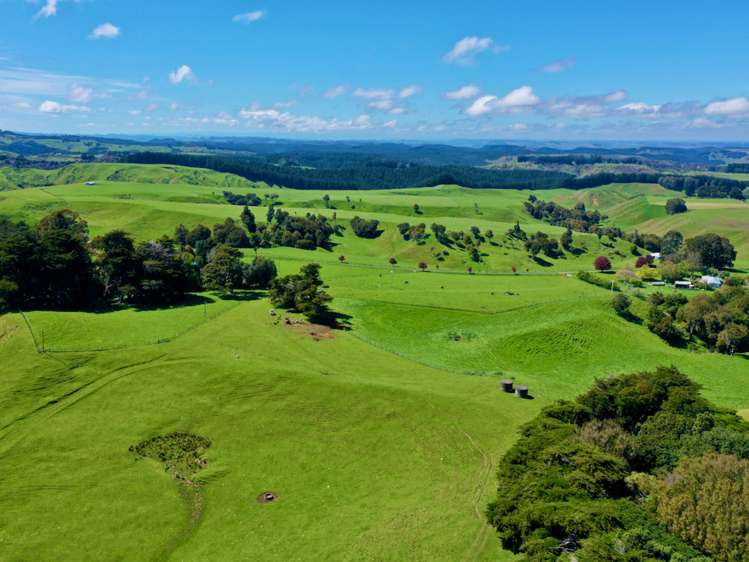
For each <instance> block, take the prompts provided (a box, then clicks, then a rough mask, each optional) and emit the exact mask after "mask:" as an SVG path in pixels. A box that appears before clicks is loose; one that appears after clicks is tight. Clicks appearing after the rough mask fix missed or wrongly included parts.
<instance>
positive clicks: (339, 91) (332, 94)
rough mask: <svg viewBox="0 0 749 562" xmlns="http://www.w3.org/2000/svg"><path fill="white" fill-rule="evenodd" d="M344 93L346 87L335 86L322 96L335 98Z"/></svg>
mask: <svg viewBox="0 0 749 562" xmlns="http://www.w3.org/2000/svg"><path fill="white" fill-rule="evenodd" d="M345 93H346V86H335V87H334V88H331V89H330V90H328V91H326V92H325V93H324V94H323V95H324V96H325V97H326V98H337V97H339V96H342V95H343V94H345Z"/></svg>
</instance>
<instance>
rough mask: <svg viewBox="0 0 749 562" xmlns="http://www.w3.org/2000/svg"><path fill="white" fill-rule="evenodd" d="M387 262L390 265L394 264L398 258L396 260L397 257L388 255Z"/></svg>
mask: <svg viewBox="0 0 749 562" xmlns="http://www.w3.org/2000/svg"><path fill="white" fill-rule="evenodd" d="M388 263H389V264H390V265H395V264H397V263H398V260H397V259H395V258H394V257H390V258H388Z"/></svg>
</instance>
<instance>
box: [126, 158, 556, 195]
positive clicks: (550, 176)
mask: <svg viewBox="0 0 749 562" xmlns="http://www.w3.org/2000/svg"><path fill="white" fill-rule="evenodd" d="M125 161H127V162H132V163H136V164H170V165H180V166H191V167H199V168H208V169H211V170H215V171H218V172H227V173H232V174H236V175H238V176H241V177H243V178H246V179H249V180H251V181H262V182H265V183H267V184H270V185H282V186H285V187H291V188H295V189H383V188H404V187H431V186H435V185H441V184H457V185H462V186H465V187H472V188H496V189H551V188H555V187H559V185H560V184H561V183H562V182H563V181H564V180H566V179H567V178H569V177H570V174H565V173H561V172H556V171H547V170H523V169H512V170H491V169H487V168H479V167H475V166H461V165H442V166H435V165H426V164H419V163H414V162H401V161H383V160H381V159H378V158H371V159H368V160H365V161H362V159H361V158H356V159H347V158H346V155H345V154H344V155H341V154H337V155H331V156H329V157H328V158H327V159H325V160H323V161H321V162H319V164H320V166H319V167H314V168H312V167H307V166H301V165H293V164H294V163H293V162H291V163H289V162H286V161H285V160H283V161H280V162H278V163H276V162H269V161H268V160H266V159H262V158H253V157H239V156H237V157H231V156H224V155H210V154H208V155H197V154H176V153H155V152H140V153H133V154H129V155H128V156H126V157H125ZM327 166H330V167H327Z"/></svg>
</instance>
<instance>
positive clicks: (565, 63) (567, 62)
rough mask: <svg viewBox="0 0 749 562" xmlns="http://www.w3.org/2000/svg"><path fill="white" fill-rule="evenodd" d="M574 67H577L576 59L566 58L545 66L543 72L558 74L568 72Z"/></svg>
mask: <svg viewBox="0 0 749 562" xmlns="http://www.w3.org/2000/svg"><path fill="white" fill-rule="evenodd" d="M573 66H575V59H573V58H566V59H561V60H557V61H554V62H550V63H549V64H546V65H544V66H543V67H542V68H541V70H543V71H544V72H549V73H551V74H556V73H558V72H564V71H565V70H568V69H570V68H572V67H573Z"/></svg>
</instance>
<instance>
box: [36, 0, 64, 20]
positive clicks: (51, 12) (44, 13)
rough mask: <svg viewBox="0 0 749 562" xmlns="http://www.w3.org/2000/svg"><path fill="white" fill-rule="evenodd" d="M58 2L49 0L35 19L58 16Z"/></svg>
mask: <svg viewBox="0 0 749 562" xmlns="http://www.w3.org/2000/svg"><path fill="white" fill-rule="evenodd" d="M57 3H58V2H57V0H47V1H46V2H45V3H44V6H42V9H41V10H39V11H38V12H37V13H36V15H35V16H34V18H49V17H52V16H55V15H57Z"/></svg>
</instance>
